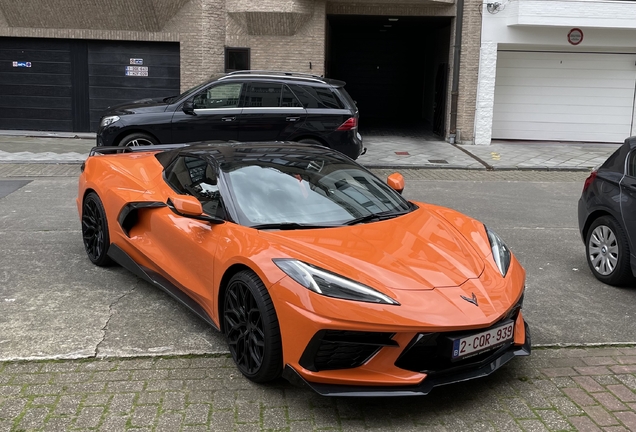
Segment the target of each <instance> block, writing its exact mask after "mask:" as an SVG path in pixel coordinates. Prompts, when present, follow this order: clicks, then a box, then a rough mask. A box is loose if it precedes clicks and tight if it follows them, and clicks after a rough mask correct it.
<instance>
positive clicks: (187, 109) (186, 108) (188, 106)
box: [181, 100, 197, 115]
mask: <svg viewBox="0 0 636 432" xmlns="http://www.w3.org/2000/svg"><path fill="white" fill-rule="evenodd" d="M181 111H183V112H184V113H186V114H189V115H197V113H195V112H194V104H193V103H192V101H191V100H187V101H185V102H184V103H183V106H182V107H181Z"/></svg>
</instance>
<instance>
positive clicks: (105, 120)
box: [99, 115, 119, 127]
mask: <svg viewBox="0 0 636 432" xmlns="http://www.w3.org/2000/svg"><path fill="white" fill-rule="evenodd" d="M117 120H119V116H116V115H115V116H106V117H104V118H102V121H101V122H100V123H99V125H100V126H101V127H106V126H108V125H109V124H111V123H115V122H116V121H117Z"/></svg>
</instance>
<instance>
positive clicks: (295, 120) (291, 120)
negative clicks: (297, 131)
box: [285, 116, 300, 122]
mask: <svg viewBox="0 0 636 432" xmlns="http://www.w3.org/2000/svg"><path fill="white" fill-rule="evenodd" d="M285 120H287V121H288V122H297V121H298V120H300V117H297V116H294V117H291V116H290V117H287V118H286V119H285Z"/></svg>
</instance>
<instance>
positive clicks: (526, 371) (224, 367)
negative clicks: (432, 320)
mask: <svg viewBox="0 0 636 432" xmlns="http://www.w3.org/2000/svg"><path fill="white" fill-rule="evenodd" d="M66 430H99V431H123V430H131V431H204V430H212V431H311V430H336V431H340V430H342V431H354V430H382V431H385V430H387V431H388V430H399V431H410V430H423V431H426V430H430V431H505V432H508V431H571V430H580V431H629V430H632V431H633V430H636V347H605V348H544V349H536V350H535V351H534V352H533V353H532V355H531V356H530V357H527V358H517V359H515V360H513V361H512V362H511V363H509V364H508V365H507V366H505V367H504V368H502V369H500V370H499V371H497V372H496V373H494V374H493V375H491V376H490V377H487V378H483V379H479V380H473V381H469V382H465V383H459V384H453V385H449V386H445V387H440V388H437V389H434V390H433V392H432V393H431V394H430V395H428V396H424V397H413V398H399V399H391V398H389V399H385V398H381V399H365V398H325V397H321V396H318V395H317V394H315V393H313V392H312V391H311V390H309V389H304V388H297V387H293V386H292V385H291V384H289V383H287V382H285V381H282V380H280V381H278V382H276V383H274V384H271V385H256V384H253V383H251V382H249V381H247V380H246V379H244V378H243V377H242V376H241V375H240V373H239V372H238V371H237V370H236V369H235V367H234V365H233V363H232V360H231V359H230V358H228V357H226V356H218V357H211V356H189V357H171V358H162V357H153V358H134V359H119V358H112V359H107V360H94V359H88V360H73V361H48V362H46V361H43V362H18V363H11V362H10V363H4V364H0V431H13V432H17V431H66Z"/></svg>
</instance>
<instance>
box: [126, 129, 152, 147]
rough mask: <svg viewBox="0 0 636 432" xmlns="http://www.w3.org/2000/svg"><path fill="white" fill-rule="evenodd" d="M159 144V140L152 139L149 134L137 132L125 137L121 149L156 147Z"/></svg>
mask: <svg viewBox="0 0 636 432" xmlns="http://www.w3.org/2000/svg"><path fill="white" fill-rule="evenodd" d="M155 144H157V140H156V139H154V138H153V137H151V136H150V135H148V134H145V133H141V132H137V133H133V134H130V135H127V136H125V137H124V138H123V139H122V140H121V141H120V142H119V146H120V147H137V146H147V145H155Z"/></svg>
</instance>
